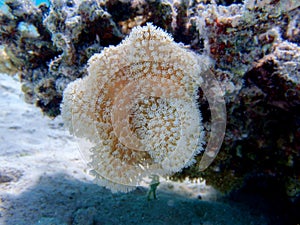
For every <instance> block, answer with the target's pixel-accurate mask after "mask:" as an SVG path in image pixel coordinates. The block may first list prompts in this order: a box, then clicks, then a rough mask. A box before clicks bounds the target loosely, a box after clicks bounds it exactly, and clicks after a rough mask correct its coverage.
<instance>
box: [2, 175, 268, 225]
mask: <svg viewBox="0 0 300 225" xmlns="http://www.w3.org/2000/svg"><path fill="white" fill-rule="evenodd" d="M146 194H147V190H146V189H145V188H138V189H137V190H135V191H133V192H130V193H128V194H112V193H111V192H110V191H109V190H107V189H104V188H102V187H99V186H97V185H95V184H92V183H89V182H83V181H79V180H75V179H72V178H71V177H69V176H67V175H65V174H56V175H51V176H50V175H47V176H46V175H45V176H43V177H41V178H40V180H39V181H38V182H37V183H36V184H35V185H34V186H32V187H31V188H30V189H28V190H27V191H25V192H23V193H22V194H21V195H18V196H12V195H7V196H5V198H3V199H5V201H4V202H2V204H3V206H2V207H3V208H4V209H5V210H4V211H3V212H0V213H1V214H2V215H1V216H3V217H4V221H5V225H28V224H30V225H31V224H33V225H37V224H39V225H40V224H42V225H50V224H53V225H63V224H67V225H69V224H70V225H75V224H77V225H100V224H101V225H106V224H109V225H114V224H116V225H117V224H118V225H120V224H124V225H127V224H153V225H154V224H155V225H160V224H172V225H176V224H180V225H185V224H191V225H201V224H202V225H218V224H222V225H227V224H228V225H229V224H230V225H236V224H241V225H245V224H247V225H248V224H249V225H250V224H253V225H256V224H257V225H258V224H259V225H262V224H269V223H268V219H266V217H265V216H264V215H262V213H260V212H255V210H249V209H248V208H247V207H245V206H244V205H242V204H239V203H232V202H224V201H223V202H213V201H212V202H208V201H203V200H199V199H189V198H186V197H183V196H180V195H178V194H175V193H173V192H171V191H169V192H166V191H163V190H159V189H158V192H157V195H158V199H157V200H151V201H147V198H146Z"/></svg>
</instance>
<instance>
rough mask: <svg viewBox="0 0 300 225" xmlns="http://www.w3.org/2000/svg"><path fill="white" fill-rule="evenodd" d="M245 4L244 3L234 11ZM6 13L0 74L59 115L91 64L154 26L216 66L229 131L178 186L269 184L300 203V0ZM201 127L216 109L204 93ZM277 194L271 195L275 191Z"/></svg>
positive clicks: (21, 4) (69, 6) (77, 6)
mask: <svg viewBox="0 0 300 225" xmlns="http://www.w3.org/2000/svg"><path fill="white" fill-rule="evenodd" d="M232 3H240V4H232ZM6 4H7V6H8V9H9V11H8V12H2V13H1V14H0V24H1V26H0V27H1V28H0V33H1V35H0V44H1V53H0V54H1V55H2V56H3V57H1V60H0V71H1V72H6V73H10V74H13V73H15V72H17V71H18V73H19V74H20V78H21V82H22V84H23V87H22V90H23V91H24V93H25V99H26V100H27V101H28V102H32V103H36V104H37V106H39V107H40V108H41V109H42V110H43V111H44V112H45V113H46V114H47V115H49V116H56V115H58V114H59V113H60V108H59V105H60V103H61V101H62V93H63V90H64V89H65V88H66V86H67V84H69V83H70V82H71V81H74V80H76V79H77V78H82V77H85V76H86V75H87V71H86V69H87V61H88V59H89V58H90V57H91V56H92V55H93V54H94V53H99V52H101V51H102V50H103V48H104V47H108V46H109V45H117V44H119V43H120V42H121V40H122V39H123V38H124V37H125V36H126V35H127V34H129V33H130V31H131V30H132V28H134V27H136V26H138V25H145V24H146V23H147V22H152V23H153V24H154V25H156V26H158V27H160V28H162V29H164V30H166V31H168V32H169V33H170V34H171V35H172V36H173V37H174V40H175V41H176V42H182V43H183V44H184V45H186V46H185V47H186V48H189V49H191V50H192V51H194V52H196V53H201V54H202V55H206V56H208V57H211V59H212V60H213V61H214V64H212V66H211V70H212V71H213V72H214V74H215V76H216V77H217V79H218V81H219V82H220V85H221V87H222V88H223V92H224V98H225V101H226V108H227V115H228V116H227V131H226V136H225V140H224V142H223V145H222V149H221V151H220V153H219V154H218V156H217V158H216V160H215V161H214V162H213V165H212V166H210V167H209V168H208V169H206V170H205V171H199V164H200V160H201V157H202V156H201V154H200V155H199V156H196V161H197V162H196V163H195V164H194V165H193V166H191V167H189V168H185V169H183V171H181V172H180V173H177V174H176V175H174V176H173V177H172V178H173V179H184V178H186V177H189V178H190V179H194V178H199V177H202V178H205V179H206V181H207V183H208V184H212V185H214V186H215V187H216V188H218V189H220V190H222V191H225V192H226V191H231V190H233V189H235V188H239V187H241V186H242V185H243V184H245V181H246V180H251V179H255V177H269V178H272V179H273V180H275V181H276V182H277V183H278V185H281V186H282V187H283V189H284V190H285V191H286V195H288V196H289V197H290V199H292V200H293V199H297V198H298V199H299V196H300V168H299V154H300V147H299V146H300V143H299V140H300V139H299V137H300V133H299V132H300V131H299V123H300V122H299V121H300V115H299V112H300V110H299V101H300V95H299V90H300V85H299V80H300V78H299V77H300V74H299V73H300V72H299V65H300V61H299V60H300V59H299V53H300V50H299V44H300V41H299V40H300V39H299V38H300V36H299V35H300V31H299V18H300V8H299V7H300V3H299V1H297V0H281V1H272V0H262V1H254V0H246V1H245V2H241V1H230V0H220V1H204V0H203V1H201V0H199V1H186V0H182V1H173V2H169V1H159V0H154V1H147V0H144V1H138V0H135V1H121V0H110V1H109V0H108V1H100V0H99V1H91V0H89V1H82V2H77V1H72V0H68V1H64V0H53V1H52V4H51V6H50V7H49V8H48V7H47V6H46V5H40V6H38V7H36V6H33V5H32V4H31V3H30V1H29V0H27V1H20V0H14V1H12V0H8V1H6ZM199 95H200V97H199V100H198V101H199V107H200V110H201V112H202V117H203V121H202V122H203V126H204V128H205V129H206V130H209V129H210V126H209V121H210V119H211V118H210V110H209V104H208V103H207V101H206V99H205V96H204V95H203V93H201V91H199ZM270 190H271V188H270Z"/></svg>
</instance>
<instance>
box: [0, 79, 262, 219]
mask: <svg viewBox="0 0 300 225" xmlns="http://www.w3.org/2000/svg"><path fill="white" fill-rule="evenodd" d="M87 171H88V169H87V167H86V164H85V162H84V160H82V158H81V155H80V153H79V150H78V147H77V143H76V141H75V139H74V138H73V137H72V136H70V135H69V134H68V132H67V131H66V130H65V129H64V127H63V123H62V120H61V118H60V117H58V118H56V119H55V120H51V119H49V118H47V117H43V115H42V113H41V112H40V111H39V109H37V108H36V107H34V106H32V105H28V104H26V103H24V101H23V100H22V93H21V91H20V84H19V83H18V82H17V80H16V79H13V78H11V77H9V76H6V75H3V74H0V224H1V225H31V224H33V225H35V224H36V225H37V224H42V225H45V224H47V225H50V224H53V225H60V224H80V225H88V224H118V225H119V224H124V225H127V224H155V225H159V224H191V225H194V224H195V225H200V224H201V225H218V224H224V225H227V224H228V225H234V224H241V225H246V224H247V225H248V224H249V225H250V224H253V225H254V224H257V225H258V224H259V225H262V224H267V219H266V218H265V217H264V216H263V215H261V213H260V212H255V210H254V209H248V208H247V206H245V205H242V204H237V203H234V202H224V201H222V200H221V198H219V195H218V194H217V193H216V192H215V191H214V190H213V189H212V188H210V187H208V186H205V184H204V183H201V184H191V183H189V182H185V183H183V184H179V183H175V182H166V181H165V182H162V183H161V185H160V186H159V188H158V191H157V196H158V199H157V200H152V201H147V199H146V197H145V196H146V194H147V188H146V187H140V188H138V189H137V190H136V191H133V192H131V193H128V194H121V193H120V194H112V193H111V192H110V191H109V190H107V189H104V188H102V187H99V186H97V185H95V184H93V183H92V177H90V176H89V175H87ZM198 196H201V197H202V199H201V200H200V199H198Z"/></svg>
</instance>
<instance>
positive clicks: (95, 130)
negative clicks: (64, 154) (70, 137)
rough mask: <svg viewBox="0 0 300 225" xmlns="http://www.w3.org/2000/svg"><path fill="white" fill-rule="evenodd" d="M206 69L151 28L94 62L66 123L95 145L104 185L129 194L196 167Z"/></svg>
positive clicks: (68, 105)
mask: <svg viewBox="0 0 300 225" xmlns="http://www.w3.org/2000/svg"><path fill="white" fill-rule="evenodd" d="M199 61H200V60H199V57H198V56H196V55H195V54H194V53H192V52H189V51H187V50H186V49H184V48H182V47H180V46H179V45H178V44H177V43H175V42H173V39H172V38H171V36H169V35H168V34H167V33H165V32H164V31H162V30H161V29H159V28H156V27H155V26H153V25H151V24H147V26H144V27H136V28H134V29H133V30H132V32H131V34H130V35H129V36H128V37H127V38H126V39H125V40H124V41H123V42H122V43H121V44H119V45H118V46H116V47H113V46H112V47H109V48H106V49H104V50H103V51H102V52H101V53H100V54H95V55H94V56H92V57H91V59H90V60H89V67H88V73H89V75H88V76H87V77H85V78H83V79H79V80H76V81H75V82H73V83H71V84H70V85H69V86H68V87H67V88H66V90H65V92H64V99H63V104H62V116H63V118H64V120H65V124H66V126H67V127H69V129H70V132H71V133H73V134H74V135H75V136H77V137H84V138H86V139H88V140H89V141H90V142H92V143H93V146H94V147H92V148H91V149H90V152H91V156H90V163H89V165H90V166H91V167H92V174H94V175H95V176H96V180H97V183H99V184H100V185H104V186H106V187H108V188H110V189H111V190H112V191H125V192H126V191H130V190H132V189H133V188H134V187H135V186H137V185H139V184H140V182H141V181H142V179H143V178H144V177H146V176H149V175H152V174H158V175H162V176H165V175H171V174H172V173H174V172H178V171H180V170H181V169H182V168H184V167H186V166H188V165H190V164H191V163H193V162H194V160H193V157H194V156H195V154H197V153H198V152H199V151H200V150H202V142H203V130H202V125H201V114H200V111H199V110H198V105H197V103H196V102H197V101H196V91H197V89H198V87H199V83H200V81H201V78H200V74H201V72H202V70H201V66H200V65H199ZM84 152H85V151H84Z"/></svg>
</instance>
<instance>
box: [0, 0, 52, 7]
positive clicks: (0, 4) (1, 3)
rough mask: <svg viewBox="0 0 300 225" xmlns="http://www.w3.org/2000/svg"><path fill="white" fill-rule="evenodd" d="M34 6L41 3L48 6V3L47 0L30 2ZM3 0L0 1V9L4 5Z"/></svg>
mask: <svg viewBox="0 0 300 225" xmlns="http://www.w3.org/2000/svg"><path fill="white" fill-rule="evenodd" d="M32 1H33V2H34V3H35V4H36V5H39V4H41V3H43V2H44V3H46V4H47V5H50V1H49V0H32ZM4 2H5V0H0V7H2V6H3V5H4Z"/></svg>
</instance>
